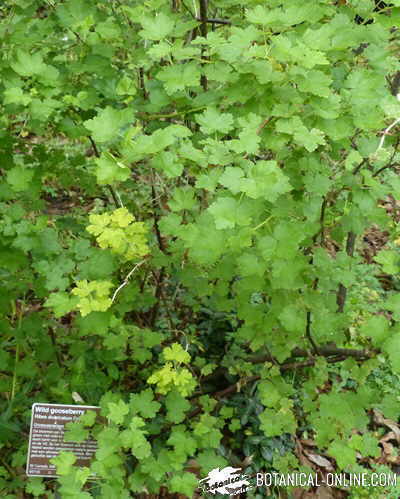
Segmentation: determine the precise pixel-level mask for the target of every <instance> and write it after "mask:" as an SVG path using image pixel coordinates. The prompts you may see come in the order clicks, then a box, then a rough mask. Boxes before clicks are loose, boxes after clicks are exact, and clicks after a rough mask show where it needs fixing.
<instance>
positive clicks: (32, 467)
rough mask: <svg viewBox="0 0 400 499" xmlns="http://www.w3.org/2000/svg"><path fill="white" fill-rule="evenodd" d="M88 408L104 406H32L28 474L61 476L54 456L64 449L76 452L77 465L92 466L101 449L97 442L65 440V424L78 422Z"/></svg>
mask: <svg viewBox="0 0 400 499" xmlns="http://www.w3.org/2000/svg"><path fill="white" fill-rule="evenodd" d="M87 411H96V412H99V411H100V407H95V406H89V405H62V404H39V403H35V404H33V405H32V417H31V428H30V434H29V447H28V459H27V465H26V474H27V476H42V477H57V476H58V475H57V474H56V467H55V466H54V465H53V464H51V463H50V459H52V458H54V457H56V456H58V454H59V453H60V452H61V451H70V452H73V453H74V454H75V456H76V457H77V460H76V462H75V465H76V466H87V467H89V466H90V461H91V459H92V457H93V455H94V453H95V452H96V450H97V442H96V441H95V440H92V439H87V440H85V441H83V442H79V443H78V442H64V432H65V425H66V424H67V423H69V422H72V421H76V420H77V419H78V418H79V417H80V416H82V415H83V414H85V412H87Z"/></svg>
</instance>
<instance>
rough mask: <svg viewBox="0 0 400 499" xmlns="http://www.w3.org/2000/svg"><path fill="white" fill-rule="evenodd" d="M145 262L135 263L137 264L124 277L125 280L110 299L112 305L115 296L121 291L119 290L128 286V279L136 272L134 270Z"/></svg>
mask: <svg viewBox="0 0 400 499" xmlns="http://www.w3.org/2000/svg"><path fill="white" fill-rule="evenodd" d="M145 261H146V260H142V261H141V262H139V263H137V264H136V265H135V266H134V267H133V269H132V270H131V271H130V272H129V274H128V275H127V276H126V277H125V279H124V281H123V283H122V284H121V285H120V286H118V288H117V289H116V290H115V292H114V294H113V297H112V298H111V303H114V300H115V298H116V297H117V294H118V293H119V292H120V291H121V289H122V288H123V287H125V286H126V285H127V284H128V282H129V279H130V278H131V276H132V274H133V273H134V272H135V270H136V269H138V268H139V267H140V266H141V265H143V264H144V262H145Z"/></svg>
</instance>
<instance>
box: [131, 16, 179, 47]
mask: <svg viewBox="0 0 400 499" xmlns="http://www.w3.org/2000/svg"><path fill="white" fill-rule="evenodd" d="M140 23H141V25H142V26H143V29H142V30H140V31H139V36H140V37H141V38H143V39H145V40H163V39H164V38H166V37H167V36H168V35H170V34H171V33H172V31H173V29H174V24H175V22H174V20H173V19H171V18H170V17H168V16H167V14H165V13H164V12H158V13H157V15H156V16H155V17H151V16H146V17H144V16H143V17H142V19H140Z"/></svg>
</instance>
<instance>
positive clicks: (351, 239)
mask: <svg viewBox="0 0 400 499" xmlns="http://www.w3.org/2000/svg"><path fill="white" fill-rule="evenodd" d="M355 243H356V235H355V233H354V232H352V231H350V232H349V233H348V234H347V241H346V253H347V254H348V256H353V253H354V246H355ZM346 297H347V289H346V287H345V286H343V284H342V283H340V284H339V289H338V292H337V298H336V303H337V305H338V310H337V311H338V312H343V310H344V306H345V303H346Z"/></svg>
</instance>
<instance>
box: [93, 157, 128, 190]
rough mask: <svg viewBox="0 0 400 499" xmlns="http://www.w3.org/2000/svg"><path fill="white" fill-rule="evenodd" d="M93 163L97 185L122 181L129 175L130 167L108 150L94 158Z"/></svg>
mask: <svg viewBox="0 0 400 499" xmlns="http://www.w3.org/2000/svg"><path fill="white" fill-rule="evenodd" d="M95 163H96V170H95V174H96V178H97V183H98V184H99V185H106V184H115V183H116V182H124V181H125V180H127V179H128V178H129V177H130V174H131V172H130V169H129V168H128V167H127V166H126V165H124V163H122V162H121V161H118V159H117V158H115V157H114V156H112V155H111V154H110V153H108V152H106V153H102V155H101V156H100V158H96V159H95Z"/></svg>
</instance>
